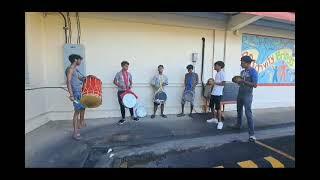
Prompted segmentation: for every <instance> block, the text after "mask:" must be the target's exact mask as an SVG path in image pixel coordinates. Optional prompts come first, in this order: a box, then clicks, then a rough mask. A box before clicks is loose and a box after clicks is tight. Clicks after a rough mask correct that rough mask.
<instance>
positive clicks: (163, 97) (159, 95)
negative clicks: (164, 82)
mask: <svg viewBox="0 0 320 180" xmlns="http://www.w3.org/2000/svg"><path fill="white" fill-rule="evenodd" d="M155 100H156V101H160V102H164V101H166V100H167V94H166V93H165V92H163V91H160V92H158V93H157V94H156V95H155Z"/></svg>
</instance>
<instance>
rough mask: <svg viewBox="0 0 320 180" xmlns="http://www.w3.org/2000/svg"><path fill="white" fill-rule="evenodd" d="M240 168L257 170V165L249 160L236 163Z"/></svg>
mask: <svg viewBox="0 0 320 180" xmlns="http://www.w3.org/2000/svg"><path fill="white" fill-rule="evenodd" d="M238 164H239V166H241V167H242V168H258V165H256V163H254V162H253V161H251V160H248V161H242V162H238Z"/></svg>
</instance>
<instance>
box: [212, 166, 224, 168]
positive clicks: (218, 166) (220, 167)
mask: <svg viewBox="0 0 320 180" xmlns="http://www.w3.org/2000/svg"><path fill="white" fill-rule="evenodd" d="M214 168H224V167H223V166H216V167H214Z"/></svg>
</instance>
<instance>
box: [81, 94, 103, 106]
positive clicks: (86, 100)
mask: <svg viewBox="0 0 320 180" xmlns="http://www.w3.org/2000/svg"><path fill="white" fill-rule="evenodd" d="M80 103H81V104H84V105H85V106H86V107H87V108H97V107H99V106H100V105H101V104H102V98H101V97H99V96H95V95H83V96H82V98H81V100H80Z"/></svg>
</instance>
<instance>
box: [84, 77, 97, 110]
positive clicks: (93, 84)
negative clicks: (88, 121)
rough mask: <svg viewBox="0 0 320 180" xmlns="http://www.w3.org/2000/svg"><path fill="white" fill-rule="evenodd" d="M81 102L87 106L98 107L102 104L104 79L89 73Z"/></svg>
mask: <svg viewBox="0 0 320 180" xmlns="http://www.w3.org/2000/svg"><path fill="white" fill-rule="evenodd" d="M80 103H81V104H83V105H85V106H86V107H87V108H96V107H98V106H100V105H101V104H102V81H101V80H100V79H98V78H97V77H96V76H93V75H89V76H87V77H86V78H85V80H84V82H83V86H82V98H81V99H80Z"/></svg>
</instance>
